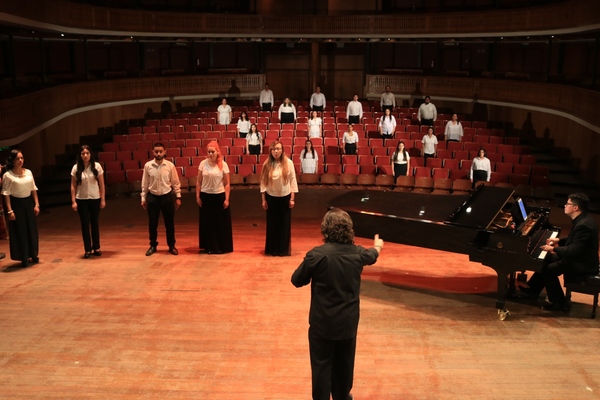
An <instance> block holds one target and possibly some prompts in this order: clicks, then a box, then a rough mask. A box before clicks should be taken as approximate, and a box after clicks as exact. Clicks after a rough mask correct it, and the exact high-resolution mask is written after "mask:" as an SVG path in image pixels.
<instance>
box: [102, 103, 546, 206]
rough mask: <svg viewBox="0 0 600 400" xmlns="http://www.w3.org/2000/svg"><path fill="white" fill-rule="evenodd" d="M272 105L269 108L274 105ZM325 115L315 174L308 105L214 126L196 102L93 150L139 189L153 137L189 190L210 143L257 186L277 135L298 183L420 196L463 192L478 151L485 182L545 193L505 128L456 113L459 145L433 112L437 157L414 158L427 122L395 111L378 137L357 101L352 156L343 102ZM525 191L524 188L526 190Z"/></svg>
mask: <svg viewBox="0 0 600 400" xmlns="http://www.w3.org/2000/svg"><path fill="white" fill-rule="evenodd" d="M277 108H278V105H275V107H274V110H277ZM328 109H329V110H326V111H325V112H324V113H323V117H322V118H323V137H321V138H311V139H310V140H311V142H312V143H313V146H314V148H315V150H316V152H317V154H318V173H317V174H302V173H301V170H300V164H301V160H300V153H301V151H302V150H303V149H304V145H305V142H306V140H307V136H308V124H307V122H308V116H309V112H308V111H307V110H308V105H307V104H302V103H300V104H298V105H297V120H296V123H295V124H281V123H280V121H279V118H278V113H277V111H273V112H262V111H259V107H258V106H244V107H234V108H233V110H234V118H233V120H234V123H232V124H230V125H219V124H218V123H217V122H216V121H217V112H216V111H215V110H216V107H199V108H198V111H197V112H194V113H176V114H171V115H169V118H165V119H148V120H145V125H144V126H136V127H130V128H129V134H127V135H114V136H113V141H112V142H111V143H105V144H104V148H103V151H101V152H99V154H98V161H99V162H101V163H102V164H103V166H104V169H105V171H106V182H107V184H108V186H109V187H111V186H116V187H117V190H118V191H120V192H123V191H127V190H129V191H136V189H137V190H139V181H140V180H141V176H142V168H143V166H144V163H145V162H147V161H148V160H149V159H150V158H151V155H152V147H153V144H154V143H156V142H161V143H163V144H164V145H165V146H166V148H167V158H168V159H169V160H171V161H172V162H173V163H174V164H175V165H176V166H177V167H178V170H179V174H180V176H181V177H182V178H183V179H182V184H183V186H184V187H186V188H189V189H190V190H191V189H192V188H194V186H195V182H196V176H197V174H198V165H199V164H200V162H201V161H202V160H203V159H204V158H205V157H206V146H207V145H208V143H210V142H211V141H213V140H216V141H217V142H218V143H219V146H220V148H221V152H222V153H223V154H224V157H225V161H226V162H227V164H228V165H229V168H230V171H231V183H232V185H234V186H235V185H256V184H258V183H259V179H257V178H258V177H259V176H260V173H261V171H262V165H263V163H264V161H265V160H266V159H267V157H268V151H269V144H270V143H271V142H273V141H275V140H279V141H280V142H281V143H282V144H283V146H284V151H285V153H286V155H287V156H288V157H290V158H291V159H292V161H293V162H294V165H295V167H296V173H297V175H298V181H299V183H301V184H306V185H359V186H373V187H388V188H389V187H395V188H396V189H395V190H407V191H414V192H421V193H434V194H435V193H465V192H468V191H469V190H471V186H470V185H471V183H470V181H469V170H470V167H471V163H472V159H473V158H474V157H476V156H477V154H478V151H479V149H480V148H484V149H485V150H486V152H487V157H488V158H489V159H490V161H491V164H492V170H493V173H492V175H491V181H490V182H489V183H486V184H490V185H498V186H507V187H518V188H521V189H522V190H523V188H529V189H530V191H531V192H532V193H533V191H536V190H541V191H542V192H543V193H546V196H547V192H548V190H549V184H550V181H549V177H548V176H549V172H550V171H549V168H548V167H544V166H541V165H538V164H537V163H536V158H535V156H534V155H531V154H530V153H531V149H530V148H529V147H528V146H523V145H520V144H519V139H518V137H510V136H507V135H506V134H505V132H504V130H503V129H490V128H488V127H487V123H486V122H485V121H468V120H465V118H464V116H459V121H460V122H461V123H462V125H463V128H464V133H465V135H464V137H463V141H461V142H446V141H445V140H444V128H445V126H446V123H447V122H448V120H449V119H450V118H451V115H450V114H439V115H438V119H437V121H436V122H435V134H436V136H437V138H438V141H439V144H438V154H437V157H436V158H429V159H428V160H427V165H425V163H424V161H423V158H422V157H421V156H420V150H421V147H422V142H421V139H422V138H423V135H424V134H425V132H426V129H427V127H425V126H419V125H418V122H417V117H416V112H417V109H414V108H398V109H396V110H395V112H394V116H395V118H396V120H397V123H398V125H397V129H396V135H395V138H394V139H385V140H384V139H381V138H380V137H379V134H378V133H377V126H378V123H379V118H380V117H381V115H382V113H381V112H380V111H379V104H378V102H364V103H363V110H365V111H364V115H363V120H362V122H361V123H360V124H355V125H354V131H355V132H356V133H357V134H358V136H359V142H358V151H357V155H343V154H342V136H343V134H344V132H346V131H347V129H348V123H347V117H346V102H334V104H333V107H331V105H328ZM242 111H246V112H247V113H248V116H249V118H250V120H251V122H253V123H256V124H257V127H258V130H259V132H260V133H261V134H262V135H263V138H264V146H263V154H261V155H260V156H255V155H249V154H246V140H245V139H242V138H238V137H237V132H236V127H237V119H238V117H239V115H240V114H241V112H242ZM399 141H403V142H404V144H405V147H406V149H407V150H408V152H409V154H410V157H411V160H410V161H411V168H410V176H407V177H401V178H400V179H398V181H397V182H396V183H394V177H393V176H391V175H392V167H391V157H392V155H393V153H394V151H395V149H396V146H397V144H398V142H399ZM526 191H527V190H526Z"/></svg>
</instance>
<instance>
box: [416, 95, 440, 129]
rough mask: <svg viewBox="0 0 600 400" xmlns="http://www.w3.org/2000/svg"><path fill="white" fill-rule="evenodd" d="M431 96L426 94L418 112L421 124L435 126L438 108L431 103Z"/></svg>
mask: <svg viewBox="0 0 600 400" xmlns="http://www.w3.org/2000/svg"><path fill="white" fill-rule="evenodd" d="M430 101H431V98H430V97H429V96H425V103H423V104H421V105H420V106H419V112H418V113H417V119H418V120H419V122H420V123H421V125H425V126H433V123H434V122H435V120H436V119H437V109H436V108H435V106H434V105H433V103H430Z"/></svg>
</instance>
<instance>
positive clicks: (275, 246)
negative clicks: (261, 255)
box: [265, 193, 292, 256]
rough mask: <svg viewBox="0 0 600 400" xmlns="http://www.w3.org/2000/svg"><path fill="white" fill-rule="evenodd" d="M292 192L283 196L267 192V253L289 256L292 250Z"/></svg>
mask: <svg viewBox="0 0 600 400" xmlns="http://www.w3.org/2000/svg"><path fill="white" fill-rule="evenodd" d="M291 196H292V195H291V194H288V195H287V196H283V197H275V196H271V195H269V194H268V193H265V197H266V200H267V207H268V209H267V237H266V240H265V254H269V255H272V256H289V255H291V250H292V242H291V239H292V209H291V208H290V198H291Z"/></svg>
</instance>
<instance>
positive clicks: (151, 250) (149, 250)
mask: <svg viewBox="0 0 600 400" xmlns="http://www.w3.org/2000/svg"><path fill="white" fill-rule="evenodd" d="M154 253H156V246H150V248H149V249H148V251H147V252H146V256H151V255H152V254H154Z"/></svg>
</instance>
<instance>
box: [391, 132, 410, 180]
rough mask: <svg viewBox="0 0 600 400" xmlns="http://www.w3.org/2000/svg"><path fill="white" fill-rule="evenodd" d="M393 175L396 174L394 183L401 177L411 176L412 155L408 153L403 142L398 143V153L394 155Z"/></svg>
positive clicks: (395, 152)
mask: <svg viewBox="0 0 600 400" xmlns="http://www.w3.org/2000/svg"><path fill="white" fill-rule="evenodd" d="M392 173H393V174H394V183H396V181H397V180H398V177H399V176H404V175H406V176H409V175H410V155H409V154H408V151H406V148H405V147H404V142H403V141H400V142H398V146H396V151H394V154H393V155H392Z"/></svg>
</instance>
